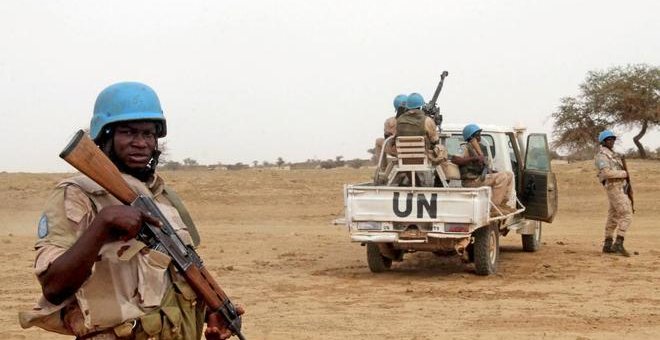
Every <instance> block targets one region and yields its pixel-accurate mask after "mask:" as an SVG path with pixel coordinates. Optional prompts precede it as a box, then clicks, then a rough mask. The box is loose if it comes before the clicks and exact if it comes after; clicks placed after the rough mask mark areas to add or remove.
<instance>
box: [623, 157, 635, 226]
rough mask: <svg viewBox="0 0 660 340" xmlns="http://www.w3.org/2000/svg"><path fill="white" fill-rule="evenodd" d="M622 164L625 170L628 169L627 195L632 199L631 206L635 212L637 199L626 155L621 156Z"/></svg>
mask: <svg viewBox="0 0 660 340" xmlns="http://www.w3.org/2000/svg"><path fill="white" fill-rule="evenodd" d="M621 165H623V170H625V171H626V181H627V182H628V188H627V189H628V190H626V195H628V198H629V199H630V207H631V208H632V211H633V214H634V213H635V199H634V197H633V187H632V183H630V171H628V164H627V163H626V157H623V156H621Z"/></svg>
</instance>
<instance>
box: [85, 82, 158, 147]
mask: <svg viewBox="0 0 660 340" xmlns="http://www.w3.org/2000/svg"><path fill="white" fill-rule="evenodd" d="M131 120H153V121H156V122H157V123H158V124H157V125H158V130H157V136H158V137H165V135H166V134H167V126H166V124H165V116H164V115H163V109H161V107H160V100H158V96H157V95H156V92H154V90H153V89H152V88H151V87H149V86H147V85H145V84H142V83H136V82H123V83H117V84H113V85H110V86H108V87H106V88H105V89H104V90H103V91H101V93H99V96H98V97H96V103H95V104H94V115H93V116H92V122H91V124H90V127H89V134H90V136H91V137H92V139H94V140H96V139H97V138H98V137H99V136H101V132H102V131H103V129H104V128H105V127H106V126H107V125H108V124H112V123H116V122H125V121H131Z"/></svg>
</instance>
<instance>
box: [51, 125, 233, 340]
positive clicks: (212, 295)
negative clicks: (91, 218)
mask: <svg viewBox="0 0 660 340" xmlns="http://www.w3.org/2000/svg"><path fill="white" fill-rule="evenodd" d="M60 157H61V158H62V159H64V160H65V161H67V162H68V163H69V164H71V165H73V167H74V168H76V169H78V170H79V171H80V172H82V173H83V174H85V175H87V177H89V178H91V179H92V180H93V181H94V182H96V183H97V184H99V185H100V186H102V187H103V188H105V189H106V190H108V192H110V193H111V194H112V195H113V196H115V197H116V198H117V199H118V200H120V201H121V202H122V203H124V204H126V205H130V206H132V207H135V208H137V209H139V210H142V211H143V212H146V213H149V214H151V215H152V216H153V217H156V218H157V219H158V220H160V221H161V222H162V225H161V226H160V227H158V226H154V225H151V224H149V223H145V224H144V225H143V226H142V228H141V229H140V231H139V232H138V236H137V239H138V240H140V241H142V242H143V243H145V244H146V245H147V246H149V248H152V249H155V250H158V251H160V252H163V253H166V254H167V255H169V256H170V258H172V263H174V266H175V267H176V269H177V271H178V272H179V273H180V274H181V275H182V276H183V277H185V279H186V281H187V282H188V284H189V285H190V286H191V287H192V288H193V290H194V291H195V293H197V296H198V297H200V298H201V299H202V300H204V302H205V303H206V306H207V308H208V309H209V312H210V313H218V314H219V315H220V316H221V317H222V318H223V319H224V321H225V323H226V324H227V328H228V329H229V330H231V331H232V332H233V333H234V334H236V336H237V337H238V338H239V339H241V340H244V339H245V337H244V336H243V334H242V333H241V316H240V315H238V312H237V311H236V307H234V305H233V304H232V303H231V301H230V300H229V298H228V297H227V294H225V292H224V291H223V290H222V288H220V286H219V285H218V283H217V282H216V281H215V280H214V279H213V277H212V276H211V274H210V273H209V272H208V270H206V268H205V267H204V264H203V263H202V259H201V258H200V257H199V255H197V252H196V251H195V250H194V249H193V248H192V247H191V246H187V245H186V244H185V243H183V241H182V240H181V238H179V236H178V235H177V233H176V231H175V230H174V228H173V227H172V225H171V224H170V223H169V222H168V221H167V219H166V218H165V216H164V215H163V213H162V212H161V211H160V209H158V207H157V206H156V204H155V203H154V201H153V200H152V199H151V198H149V197H146V196H143V195H139V194H138V193H136V192H135V191H133V189H132V188H131V187H130V186H129V185H128V183H126V181H125V180H124V178H123V177H122V176H121V173H120V172H119V169H117V167H116V166H115V165H114V164H113V163H112V161H110V159H109V158H108V157H107V156H106V155H105V154H104V153H103V152H101V149H99V148H98V146H96V144H94V142H93V141H92V140H91V139H90V138H89V137H88V136H87V135H86V134H85V132H84V131H82V130H80V131H78V132H77V133H76V134H75V136H74V137H73V139H71V141H70V142H69V144H68V145H67V146H66V148H64V150H63V151H62V152H61V153H60Z"/></svg>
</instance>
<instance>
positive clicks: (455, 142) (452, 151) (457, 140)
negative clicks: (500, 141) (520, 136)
mask: <svg viewBox="0 0 660 340" xmlns="http://www.w3.org/2000/svg"><path fill="white" fill-rule="evenodd" d="M463 144H465V141H464V140H463V136H462V135H460V134H453V135H451V136H450V137H449V138H447V140H446V141H445V147H446V148H447V153H448V154H449V157H451V156H459V157H463V147H462V145H463ZM481 144H483V145H488V146H490V153H491V154H492V155H493V157H495V140H494V139H493V136H491V135H483V134H482V135H481Z"/></svg>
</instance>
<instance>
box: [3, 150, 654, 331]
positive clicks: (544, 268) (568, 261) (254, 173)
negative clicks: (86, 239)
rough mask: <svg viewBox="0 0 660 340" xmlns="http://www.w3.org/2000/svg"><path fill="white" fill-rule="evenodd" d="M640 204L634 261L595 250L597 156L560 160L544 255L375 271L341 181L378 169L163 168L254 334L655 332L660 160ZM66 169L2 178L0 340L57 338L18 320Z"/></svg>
mask: <svg viewBox="0 0 660 340" xmlns="http://www.w3.org/2000/svg"><path fill="white" fill-rule="evenodd" d="M631 167H632V168H633V169H634V170H633V171H632V174H633V180H634V184H635V186H636V187H635V189H636V204H637V206H636V207H637V213H636V214H635V215H634V222H633V227H632V229H631V230H630V232H629V235H628V238H627V239H626V245H627V247H628V248H629V249H630V250H634V251H637V252H638V255H634V256H632V257H630V258H623V257H618V256H612V255H603V254H601V252H600V247H601V241H602V230H603V224H604V221H605V214H606V208H607V205H606V200H605V194H604V192H603V189H602V188H601V187H599V185H598V183H597V181H596V179H595V177H594V170H593V165H592V162H581V163H574V164H568V165H556V166H555V169H554V170H555V172H556V173H557V176H558V181H559V190H560V192H559V195H560V196H559V197H560V207H559V213H558V216H557V218H556V219H555V222H554V223H552V224H544V229H543V246H542V248H541V250H540V251H539V252H537V253H524V252H522V250H521V242H520V236H518V235H516V234H509V235H508V236H507V237H504V238H502V239H501V242H502V253H501V260H500V266H499V272H498V273H497V274H496V275H493V276H489V277H480V276H476V275H475V274H474V272H473V268H472V266H471V265H466V264H462V263H461V262H460V261H459V260H458V258H454V257H447V258H445V257H437V256H435V255H433V254H430V253H416V254H409V255H406V259H405V261H404V262H402V263H395V264H394V266H393V270H392V271H391V272H388V273H384V274H372V273H371V272H369V269H368V268H367V264H366V259H365V248H363V247H361V246H360V245H359V244H353V243H350V242H349V239H348V234H347V231H346V229H345V227H344V226H335V225H332V224H331V221H332V220H333V219H335V218H336V217H339V216H340V215H341V214H342V210H343V209H342V206H343V205H342V185H343V184H344V183H351V182H362V181H366V180H368V179H369V177H370V175H371V171H372V170H371V169H360V170H353V169H334V170H306V171H303V170H296V171H276V170H261V171H259V170H242V171H177V172H165V173H164V176H165V177H166V178H167V179H168V180H169V182H170V183H171V184H172V185H173V186H174V187H175V188H176V189H177V190H178V192H179V194H180V195H181V196H182V197H183V198H184V200H185V201H186V203H187V205H188V206H189V209H190V210H191V212H192V214H193V216H194V217H195V218H196V222H197V224H198V226H199V228H200V230H201V233H202V236H203V244H202V246H201V248H200V253H201V255H202V257H203V258H204V259H205V261H206V264H207V266H208V267H209V268H210V270H211V272H212V273H215V274H216V276H217V279H218V281H219V282H220V283H221V284H222V285H223V287H224V288H225V290H226V291H227V292H229V294H230V295H231V296H232V297H233V299H234V301H236V302H239V303H241V304H243V305H245V306H246V309H247V314H246V315H245V317H244V321H243V322H244V333H245V334H246V336H247V337H248V338H249V339H383V338H401V339H465V338H479V339H530V338H548V339H555V338H556V339H658V338H659V337H660V284H659V283H660V224H659V223H658V222H657V220H658V218H660V162H657V161H633V162H631ZM65 176H67V175H66V174H8V173H0V201H1V202H2V204H1V205H0V246H1V247H2V251H1V252H0V259H1V260H2V263H4V266H3V268H4V273H3V274H2V275H1V277H2V278H1V279H0V282H1V283H2V284H1V285H0V339H36V338H39V339H44V340H45V339H61V338H66V337H62V336H58V335H53V334H49V333H46V332H45V331H42V330H40V329H34V328H33V329H29V330H22V329H20V327H19V325H18V322H17V313H18V311H19V310H20V309H27V308H30V307H31V306H32V304H33V302H34V301H35V300H36V298H37V295H38V294H39V287H38V284H37V282H36V280H35V278H34V277H33V275H32V272H31V267H32V261H33V257H34V251H33V250H32V245H33V242H34V240H35V238H36V236H35V235H36V224H37V220H38V217H39V213H40V210H41V207H42V205H43V203H44V201H45V199H46V197H47V195H48V193H49V191H50V188H52V186H53V185H54V184H55V183H56V182H57V181H58V180H59V179H61V178H63V177H65Z"/></svg>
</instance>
